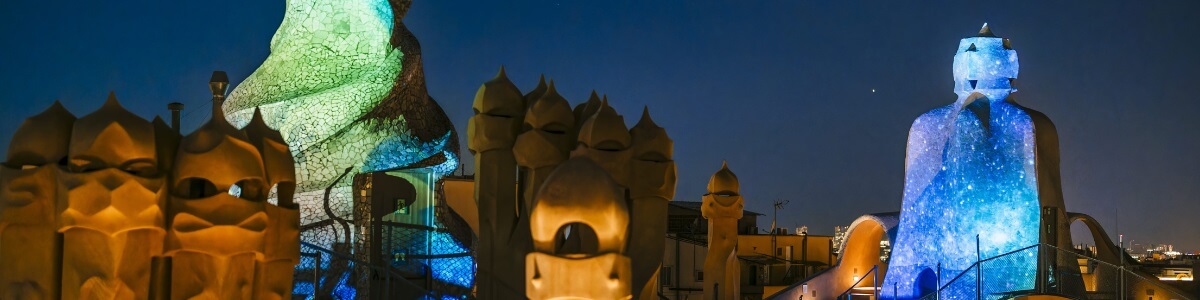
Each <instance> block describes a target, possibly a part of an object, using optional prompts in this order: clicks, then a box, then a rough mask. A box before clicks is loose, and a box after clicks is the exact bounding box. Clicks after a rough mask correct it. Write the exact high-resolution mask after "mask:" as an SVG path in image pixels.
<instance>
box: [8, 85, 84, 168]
mask: <svg viewBox="0 0 1200 300" xmlns="http://www.w3.org/2000/svg"><path fill="white" fill-rule="evenodd" d="M74 124H75V115H73V114H71V112H70V111H67V108H66V107H63V105H62V103H61V102H58V100H54V104H51V105H50V107H48V108H46V110H44V111H42V112H41V113H38V114H36V115H33V116H31V117H29V118H27V119H25V121H24V122H22V123H21V126H20V127H17V130H16V131H14V132H13V136H12V139H11V140H10V143H9V144H8V157H7V158H6V162H8V163H12V164H14V165H15V164H33V165H41V164H48V163H54V162H55V161H53V160H56V159H58V158H62V157H64V156H66V155H67V148H68V143H69V142H70V139H71V126H72V125H74ZM17 167H20V166H17Z"/></svg>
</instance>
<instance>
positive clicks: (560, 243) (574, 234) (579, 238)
mask: <svg viewBox="0 0 1200 300" xmlns="http://www.w3.org/2000/svg"><path fill="white" fill-rule="evenodd" d="M554 245H556V248H557V249H556V251H555V254H558V255H562V256H568V255H571V254H576V255H583V256H587V255H593V254H597V253H599V252H600V238H599V237H597V236H596V232H595V231H594V230H593V229H592V227H591V226H588V225H587V224H584V223H579V222H575V223H568V224H566V225H563V226H562V227H559V228H558V233H555V234H554Z"/></svg>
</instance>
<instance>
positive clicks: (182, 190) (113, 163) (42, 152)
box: [0, 72, 300, 300]
mask: <svg viewBox="0 0 1200 300" xmlns="http://www.w3.org/2000/svg"><path fill="white" fill-rule="evenodd" d="M223 75H224V74H223V73H220V72H218V73H215V74H214V76H213V81H212V83H211V84H210V87H212V89H213V98H214V102H215V103H214V104H215V105H214V107H215V108H219V107H220V101H221V99H223V96H224V93H225V86H226V85H227V81H226V80H225V79H224V76H223ZM257 124H259V125H255V124H251V127H249V128H247V130H246V131H242V130H238V129H237V128H234V127H233V126H232V125H230V124H229V123H227V122H226V121H225V118H224V116H223V115H222V114H221V111H220V110H219V109H214V111H213V119H212V120H210V121H209V122H208V123H207V124H205V125H204V126H202V127H201V128H200V129H198V130H196V132H193V133H192V134H189V135H188V136H187V137H186V138H181V137H180V136H179V134H178V133H177V132H176V129H175V128H171V126H170V125H167V123H166V122H164V121H163V120H162V119H161V118H155V119H154V120H153V121H146V119H143V118H141V117H138V116H137V115H134V114H133V113H131V112H129V111H128V110H126V109H125V108H123V107H121V104H120V103H118V102H117V98H116V96H114V95H112V94H110V95H109V96H108V100H106V101H105V102H104V104H103V105H102V106H101V107H100V109H99V110H97V111H95V112H93V113H90V114H88V115H86V116H84V117H82V118H79V119H76V118H75V117H74V116H73V115H71V113H69V112H67V110H66V109H64V108H63V107H62V106H61V105H60V104H58V103H55V104H54V105H52V106H51V107H50V108H49V109H47V110H46V111H45V112H43V113H41V114H39V115H36V116H33V117H31V118H29V119H28V120H26V122H25V124H23V125H22V126H21V128H19V129H18V130H17V132H16V134H15V135H14V137H13V139H12V141H11V142H10V143H9V145H10V148H9V152H8V153H9V155H8V157H7V160H6V161H5V162H4V163H3V164H0V191H2V192H0V298H3V299H20V300H24V299H196V298H200V299H289V298H290V297H291V291H292V267H293V266H294V265H295V264H296V263H297V262H298V261H299V246H300V245H299V244H300V241H299V234H298V233H299V232H298V227H299V225H300V224H299V212H298V211H297V210H296V208H295V205H293V204H292V203H290V199H292V198H291V190H290V189H289V188H287V186H289V183H290V182H294V181H295V175H294V173H293V172H294V171H293V169H292V168H291V165H292V163H291V162H292V158H291V154H290V153H289V152H288V151H287V145H286V144H283V143H282V142H281V140H280V139H279V137H278V136H279V133H278V132H275V131H273V130H271V129H270V128H266V127H264V126H262V125H261V122H258V123H257ZM264 162H265V163H264ZM271 186H279V188H278V192H277V193H278V194H279V198H280V199H282V200H281V205H283V206H275V205H271V204H268V203H266V202H267V201H266V198H267V193H268V190H269V189H270V187H271Z"/></svg>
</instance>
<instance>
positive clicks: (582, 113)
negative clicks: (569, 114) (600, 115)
mask: <svg viewBox="0 0 1200 300" xmlns="http://www.w3.org/2000/svg"><path fill="white" fill-rule="evenodd" d="M599 108H600V95H599V94H597V93H596V90H592V94H591V95H590V96H588V99H587V101H585V102H583V103H580V104H579V105H576V106H575V111H574V112H575V122H579V125H580V126H583V123H584V122H587V120H588V119H589V118H591V116H592V115H594V114H596V111H597V110H599Z"/></svg>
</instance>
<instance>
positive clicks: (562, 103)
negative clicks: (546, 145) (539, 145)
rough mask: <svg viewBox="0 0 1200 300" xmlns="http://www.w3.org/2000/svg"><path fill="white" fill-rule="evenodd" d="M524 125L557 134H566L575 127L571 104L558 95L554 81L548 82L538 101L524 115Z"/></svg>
mask: <svg viewBox="0 0 1200 300" xmlns="http://www.w3.org/2000/svg"><path fill="white" fill-rule="evenodd" d="M525 124H528V125H529V126H531V127H532V128H538V129H542V130H546V131H559V132H566V131H568V130H569V129H570V128H571V127H574V126H575V119H574V115H573V114H572V112H571V104H570V103H567V99H566V98H563V97H562V95H559V94H558V90H557V89H556V88H555V87H554V81H550V85H549V86H547V87H546V88H545V92H543V93H542V96H541V97H539V100H537V101H536V102H535V103H534V104H533V106H532V107H530V108H529V114H527V115H525Z"/></svg>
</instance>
